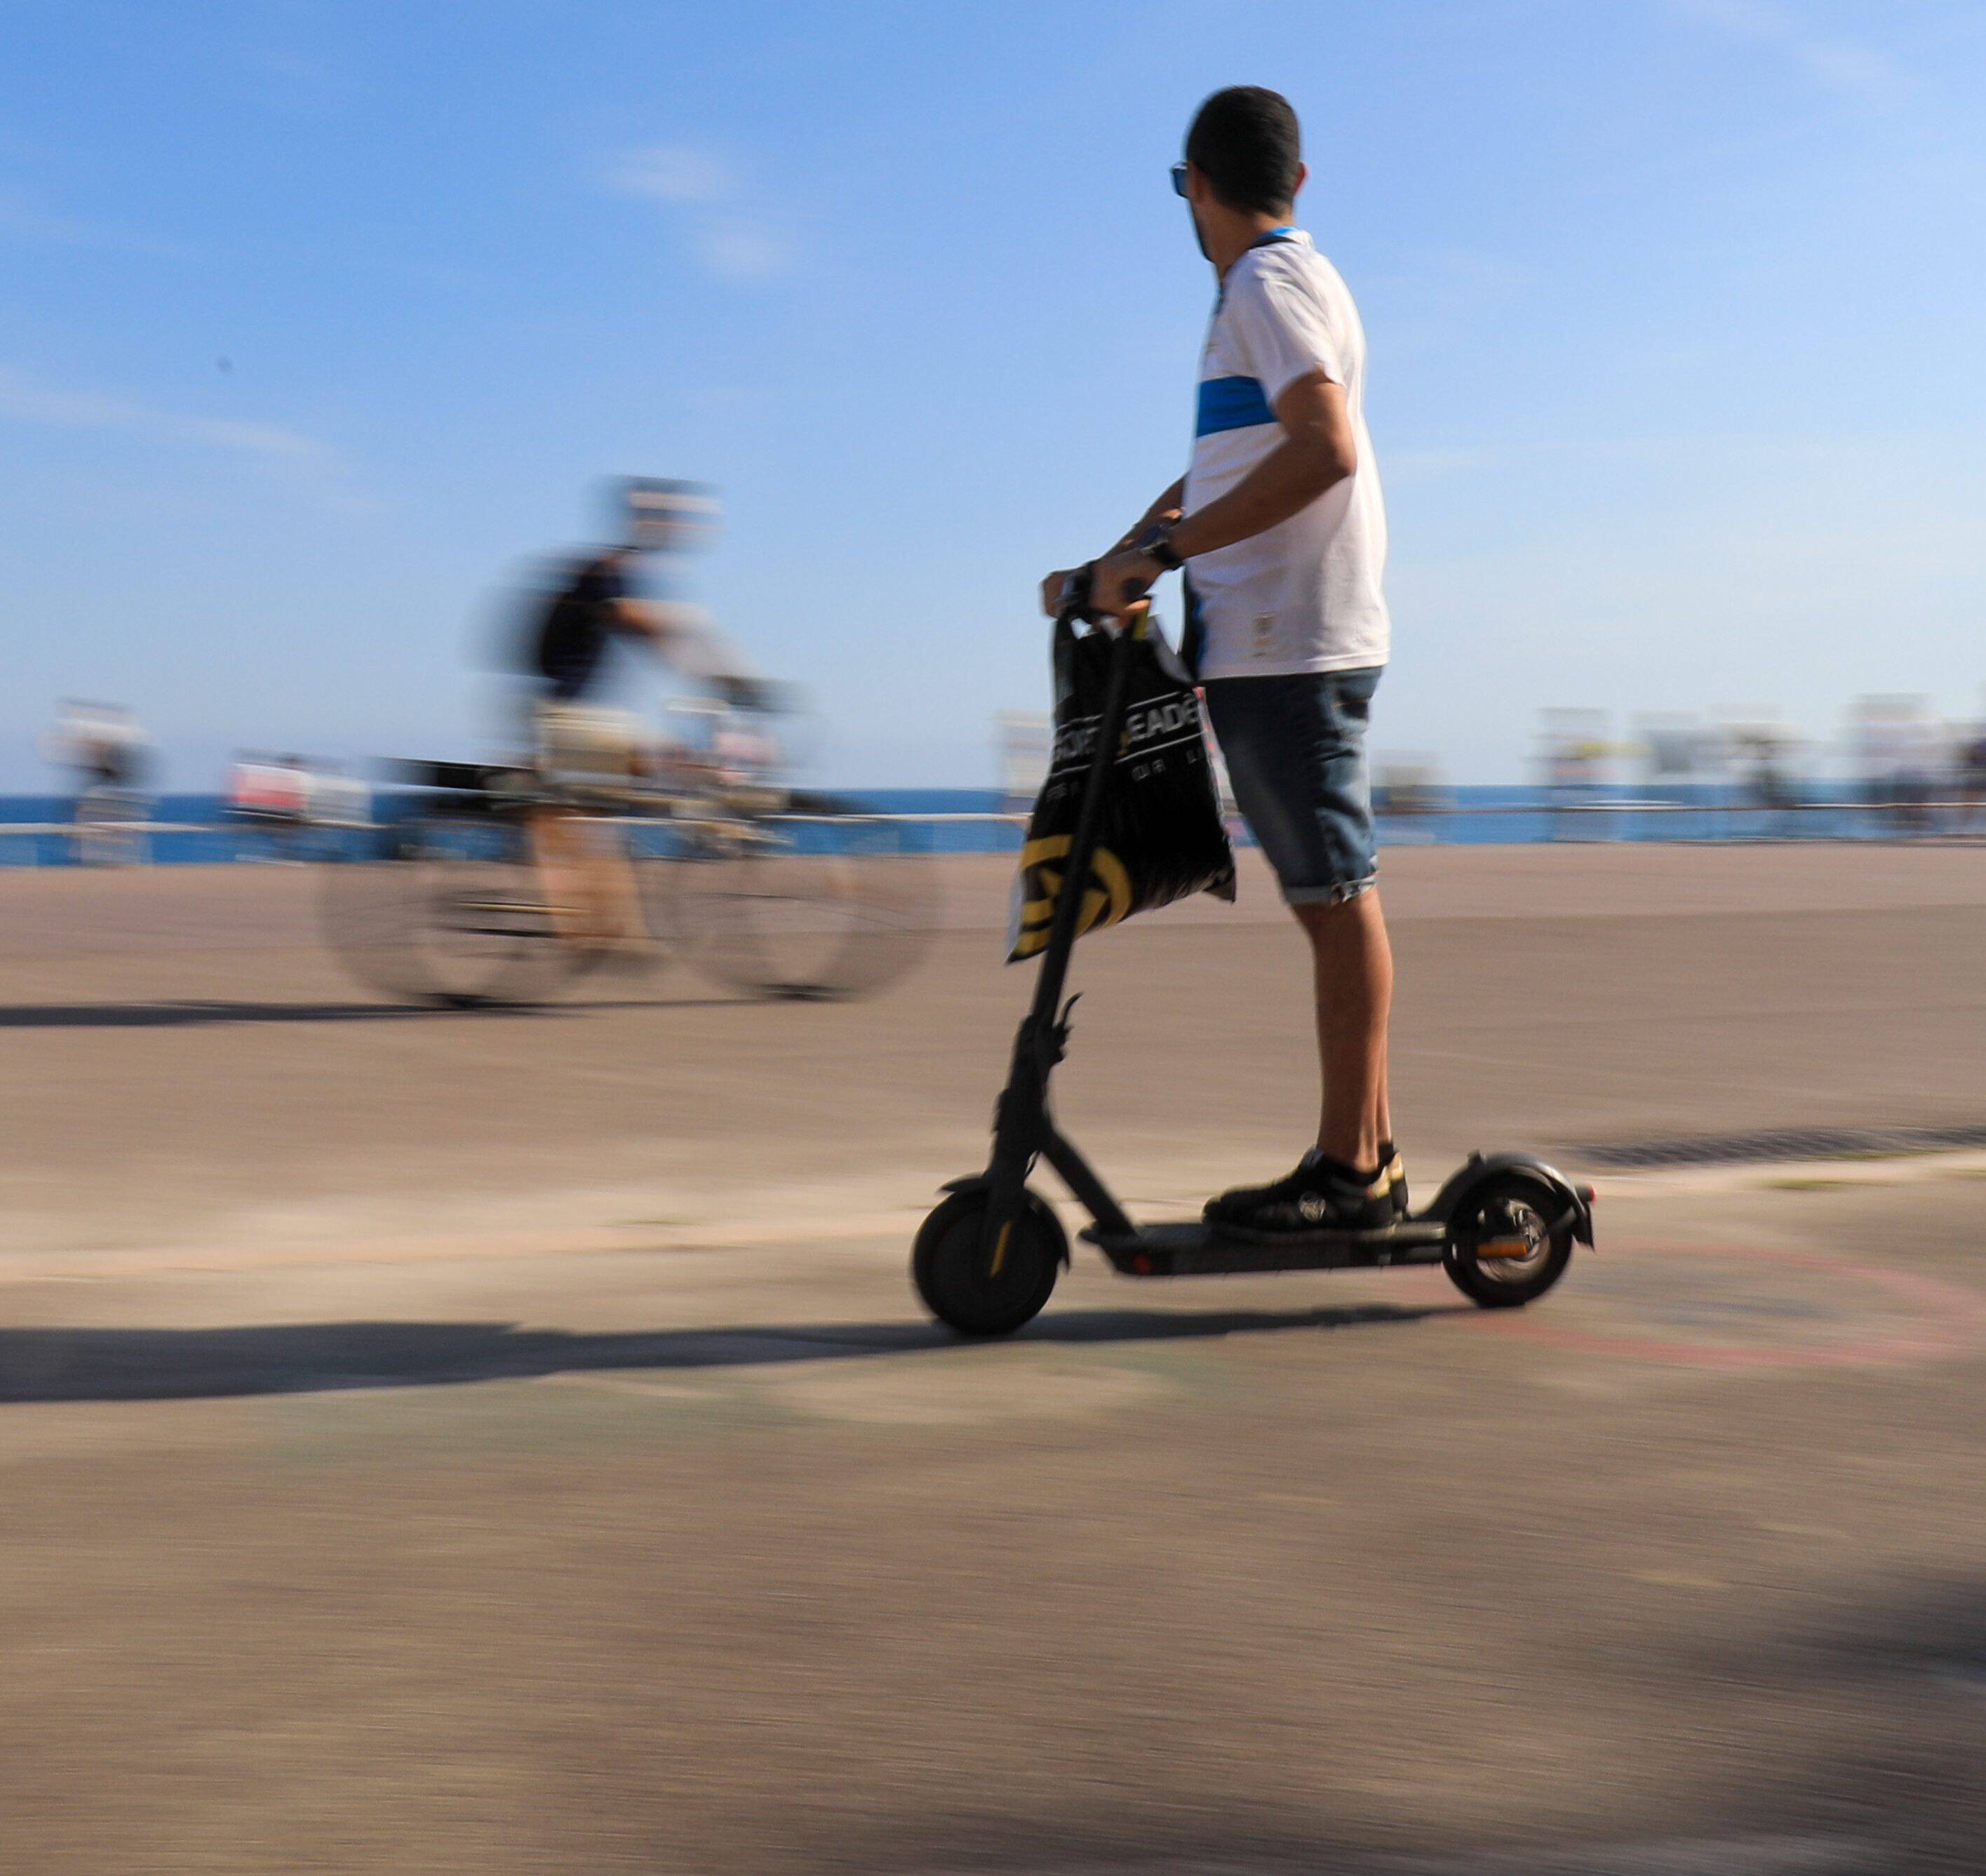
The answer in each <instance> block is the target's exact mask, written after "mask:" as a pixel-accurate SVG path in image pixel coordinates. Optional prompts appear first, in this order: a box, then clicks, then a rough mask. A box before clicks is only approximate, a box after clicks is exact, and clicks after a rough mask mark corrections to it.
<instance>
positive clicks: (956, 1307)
mask: <svg viewBox="0 0 1986 1876" xmlns="http://www.w3.org/2000/svg"><path fill="white" fill-rule="evenodd" d="M990 1203H991V1194H988V1191H986V1189H985V1187H983V1186H975V1187H968V1189H967V1190H966V1191H963V1192H954V1193H953V1194H951V1197H948V1198H947V1199H946V1200H945V1201H944V1202H943V1204H941V1205H939V1206H938V1207H937V1209H936V1210H935V1211H933V1212H932V1213H931V1216H930V1217H929V1218H927V1219H925V1220H924V1228H923V1229H922V1230H921V1231H919V1232H918V1233H917V1244H916V1245H915V1247H914V1249H913V1250H912V1251H911V1281H912V1282H914V1283H915V1284H916V1285H917V1294H918V1295H919V1296H921V1297H922V1298H924V1307H925V1308H927V1309H928V1310H929V1311H930V1312H931V1314H932V1315H934V1316H936V1317H937V1319H938V1320H939V1321H940V1322H942V1323H944V1325H946V1326H947V1327H948V1328H950V1329H956V1330H958V1332H959V1333H960V1334H961V1335H1012V1333H1013V1332H1014V1331H1015V1329H1018V1328H1019V1327H1020V1326H1021V1325H1022V1324H1023V1323H1025V1322H1032V1321H1033V1320H1034V1319H1035V1317H1036V1316H1037V1315H1039V1314H1040V1313H1041V1312H1042V1305H1044V1304H1045V1303H1046V1302H1047V1301H1048V1299H1049V1296H1050V1295H1051V1294H1052V1292H1053V1291H1054V1289H1055V1278H1057V1277H1058V1276H1059V1275H1061V1272H1062V1265H1065V1264H1066V1263H1067V1262H1068V1261H1069V1239H1068V1238H1067V1237H1066V1236H1065V1234H1063V1231H1062V1221H1061V1220H1060V1219H1059V1218H1056V1216H1055V1214H1054V1212H1053V1211H1051V1210H1050V1209H1049V1206H1048V1204H1047V1203H1046V1201H1044V1200H1042V1199H1040V1198H1038V1197H1035V1194H1033V1193H1032V1192H1026V1193H1023V1194H1022V1202H1021V1209H1020V1211H1019V1212H1018V1214H1017V1215H1016V1216H1015V1218H1013V1219H1012V1221H1010V1222H1009V1223H1008V1224H1007V1225H1006V1226H1005V1227H1004V1228H1002V1229H1001V1231H999V1232H998V1233H997V1234H995V1238H994V1241H993V1242H992V1244H991V1245H989V1244H988V1243H987V1241H986V1231H985V1224H986V1213H987V1208H988V1204H990Z"/></svg>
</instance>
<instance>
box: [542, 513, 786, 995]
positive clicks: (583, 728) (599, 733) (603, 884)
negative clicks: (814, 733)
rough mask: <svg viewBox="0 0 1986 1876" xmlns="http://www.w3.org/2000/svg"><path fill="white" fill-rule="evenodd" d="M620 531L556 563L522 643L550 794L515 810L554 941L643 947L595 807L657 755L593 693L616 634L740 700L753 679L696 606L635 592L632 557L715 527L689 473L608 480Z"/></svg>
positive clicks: (623, 950)
mask: <svg viewBox="0 0 1986 1876" xmlns="http://www.w3.org/2000/svg"><path fill="white" fill-rule="evenodd" d="M619 495H620V501H621V507H622V513H621V530H620V534H621V538H620V539H619V541H618V542H617V543H616V544H614V545H612V546H610V547H604V548H602V549H601V550H599V551H597V552H595V553H593V554H587V555H584V556H583V557H581V558H580V559H578V560H577V561H574V562H573V563H572V564H571V565H569V566H568V567H567V568H566V569H565V570H564V574H563V577H562V578H560V581H559V582H558V584H557V586H556V587H555V588H554V591H552V593H551V594H550V598H549V599H548V600H547V603H546V605H545V606H544V610H543V611H542V612H541V614H540V616H539V618H538V621H537V627H536V630H535V633H534V637H533V639H532V641H531V642H530V645H529V646H528V647H527V656H526V665H527V669H526V672H525V676H526V678H527V682H529V683H530V689H531V697H530V736H531V745H532V756H533V761H534V765H535V766H536V768H537V772H538V774H539V776H540V780H541V781H542V782H543V783H544V784H545V786H546V789H547V792H548V793H550V794H551V795H552V796H554V797H555V798H554V800H552V801H550V802H547V803H544V805H542V806H540V807H536V808H534V809H533V810H531V812H530V815H529V816H528V817H527V826H528V827H529V830H530V840H531V847H532V852H533V854H534V857H535V858H536V860H537V863H538V865H539V867H540V869H541V871H542V876H543V878H544V884H545V893H546V898H547V908H548V910H549V911H550V916H551V918H552V922H553V925H554V928H556V929H557V931H558V933H559V935H560V937H562V938H567V939H570V940H571V941H574V942H575V943H578V944H583V945H587V946H588V947H590V948H594V949H597V950H599V951H602V952H604V953H605V954H608V955H620V956H632V955H640V954H641V953H644V952H645V951H646V949H647V947H648V931H647V928H646V925H645V923H644V921H643V920H642V918H641V902H640V900H639V898H638V895H637V894H636V891H635V878H634V873H633V871H632V869H631V867H629V865H628V857H627V854H626V850H625V849H624V847H623V846H622V844H621V842H620V841H619V840H618V839H616V838H615V837H614V836H613V835H612V834H611V830H608V829H607V828H605V827H602V826H601V825H600V823H599V821H598V818H597V812H596V813H593V814H591V815H590V814H589V813H588V810H589V809H591V810H598V809H599V808H601V807H606V806H611V805H612V804H613V803H614V801H615V800H616V799H617V798H618V797H624V794H625V792H626V790H627V788H628V784H629V783H630V782H631V780H633V779H634V778H635V777H638V776H641V777H652V776H654V775H655V773H656V772H657V770H658V766H659V758H658V752H657V750H656V749H655V747H654V746H653V744H652V743H651V740H650V739H648V737H647V736H645V735H644V733H643V732H642V729H641V726H640V724H639V722H638V720H637V719H636V718H635V716H633V714H632V713H631V712H628V711H627V710H624V709H618V708H616V707H614V706H612V705H611V704H606V703H603V702H601V696H602V695H603V693H604V692H605V691H606V690H607V689H608V688H609V686H610V685H611V676H612V672H611V652H612V651H613V648H614V645H615V643H616V642H620V641H630V640H631V641H638V642H641V643H643V644H645V645H648V647H649V648H651V649H652V650H654V651H655V652H657V653H658V654H659V655H661V657H662V658H665V660H666V661H667V662H668V663H669V664H670V665H672V666H674V667H675V669H677V670H678V671H679V672H682V674H683V675H685V676H687V677H690V678H693V679H697V680H698V681H699V682H702V683H705V684H706V685H709V686H710V687H711V688H712V689H714V690H715V691H716V692H718V693H719V695H720V696H723V697H725V699H727V700H729V701H731V702H739V703H749V702H752V701H754V700H755V699H756V698H757V697H758V696H759V690H760V686H759V684H758V682H757V680H756V679H754V678H753V677H752V676H751V675H749V673H748V672H747V671H746V669H745V666H744V663H743V661H742V659H741V658H739V656H738V655H737V654H736V653H735V652H734V651H733V650H732V648H731V647H730V646H729V645H727V644H726V643H725V642H724V640H723V639H722V638H721V637H719V635H718V633H717V632H715V629H714V628H712V625H711V624H710V621H709V618H707V617H706V615H705V614H704V613H703V612H702V611H701V610H700V609H699V608H696V607H694V606H689V605H684V604H682V602H680V601H670V600H667V599H665V600H662V601H651V600H646V599H643V598H638V597H637V596H636V594H635V579H636V577H637V574H638V571H639V568H640V564H641V559H642V557H643V556H645V555H647V554H682V553H687V552H688V551H692V549H694V548H696V547H701V546H702V545H703V544H704V543H705V541H707V540H708V539H709V536H710V534H712V532H713V531H714V530H715V524H716V518H717V503H716V500H715V497H713V496H712V494H711V493H710V492H709V490H706V489H704V488H702V487H699V486H698V484H696V483H689V482H665V481H651V480H638V481H630V482H628V483H624V484H622V485H621V488H620V491H619Z"/></svg>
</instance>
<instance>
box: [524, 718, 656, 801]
mask: <svg viewBox="0 0 1986 1876" xmlns="http://www.w3.org/2000/svg"><path fill="white" fill-rule="evenodd" d="M531 734H532V740H533V743H534V748H535V753H536V755H537V765H538V772H539V773H540V776H543V777H544V780H545V781H546V782H547V783H549V784H550V786H553V787H554V788H571V789H581V790H584V789H587V788H597V787H601V786H614V785H617V784H619V785H624V784H625V783H626V782H627V780H628V776H630V775H631V774H632V773H634V772H635V767H636V765H637V761H638V756H639V755H640V753H641V730H640V727H639V726H638V724H637V722H636V721H635V718H634V716H632V714H631V713H630V712H628V711H626V710H614V709H604V708H602V707H601V706H600V705H598V704H591V703H561V702H554V701H551V700H549V699H547V700H543V701H540V702H538V703H537V704H535V705H534V706H533V707H532V711H531Z"/></svg>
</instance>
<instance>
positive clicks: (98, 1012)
mask: <svg viewBox="0 0 1986 1876" xmlns="http://www.w3.org/2000/svg"><path fill="white" fill-rule="evenodd" d="M765 1000H766V999H763V998H760V997H745V996H735V997H722V996H686V997H617V998H614V999H604V998H603V999H593V998H575V999H573V1000H572V1001H571V1002H557V1003H537V1004H507V1005H501V1006H498V1005H488V1006H483V1005H478V1006H474V1007H467V1006H465V1007H463V1008H461V1009H450V1008H448V1007H446V1005H421V1004H417V1003H253V1002H235V1001H232V1000H222V999H198V998H184V999H180V998H171V999H162V1000H161V1001H160V1002H156V1003H150V1002H140V1003H9V1004H0V1029H200V1028H204V1027H207V1026H216V1025H220V1024H226V1023H257V1022H278V1023H281V1022H388V1021H392V1020H396V1019H398V1020H400V1021H404V1022H418V1021H419V1020H420V1019H422V1018H423V1017H426V1018H428V1019H431V1020H432V1019H436V1018H439V1019H443V1020H445V1021H460V1020H461V1019H463V1018H465V1017H476V1018H482V1019H520V1018H521V1019H526V1020H536V1019H541V1018H544V1017H548V1016H580V1015H591V1014H593V1013H594V1012H595V1011H613V1010H635V1009H730V1008H732V1007H735V1006H736V1005H740V1004H746V1003H756V1002H764V1001H765Z"/></svg>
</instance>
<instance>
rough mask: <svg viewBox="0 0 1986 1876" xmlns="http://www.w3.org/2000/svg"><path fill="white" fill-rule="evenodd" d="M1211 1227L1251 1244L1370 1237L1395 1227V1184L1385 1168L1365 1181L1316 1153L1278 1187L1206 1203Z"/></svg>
mask: <svg viewBox="0 0 1986 1876" xmlns="http://www.w3.org/2000/svg"><path fill="white" fill-rule="evenodd" d="M1203 1215H1204V1216H1205V1218H1206V1219H1207V1222H1208V1223H1209V1224H1212V1225H1214V1226H1216V1227H1217V1228H1219V1229H1220V1230H1222V1231H1230V1232H1233V1233H1234V1234H1236V1235H1237V1236H1238V1237H1246V1238H1304V1237H1308V1236H1310V1235H1311V1234H1313V1233H1316V1232H1321V1231H1373V1230H1375V1229H1377V1228H1378V1227H1379V1226H1381V1225H1385V1224H1392V1222H1393V1218H1394V1211H1393V1186H1392V1177H1391V1175H1390V1174H1389V1172H1388V1170H1387V1169H1386V1168H1385V1167H1381V1168H1380V1170H1378V1172H1377V1173H1375V1174H1373V1175H1372V1176H1371V1177H1370V1178H1366V1177H1362V1176H1361V1175H1360V1174H1358V1173H1356V1172H1354V1171H1353V1170H1351V1168H1350V1167H1345V1166H1340V1165H1339V1164H1338V1162H1337V1161H1336V1160H1329V1159H1326V1158H1325V1156H1324V1155H1323V1154H1321V1153H1319V1152H1318V1150H1316V1149H1315V1148H1314V1147H1313V1148H1312V1149H1311V1150H1310V1151H1309V1152H1308V1153H1307V1154H1304V1157H1302V1159H1301V1160H1299V1161H1298V1164H1297V1169H1296V1170H1295V1171H1294V1172H1293V1173H1291V1174H1290V1175H1289V1176H1288V1177H1287V1178H1284V1179H1278V1180H1277V1181H1276V1183H1275V1184H1274V1185H1267V1186H1237V1187H1235V1188H1234V1191H1231V1192H1224V1193H1222V1194H1221V1195H1220V1197H1218V1198H1210V1199H1209V1200H1208V1201H1207V1208H1206V1211H1205V1213H1204V1214H1203Z"/></svg>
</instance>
